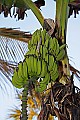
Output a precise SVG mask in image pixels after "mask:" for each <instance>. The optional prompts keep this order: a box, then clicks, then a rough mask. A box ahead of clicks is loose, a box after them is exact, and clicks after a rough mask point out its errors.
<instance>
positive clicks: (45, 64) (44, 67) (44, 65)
mask: <svg viewBox="0 0 80 120" xmlns="http://www.w3.org/2000/svg"><path fill="white" fill-rule="evenodd" d="M47 72H48V68H47V63H46V62H45V60H42V71H41V75H40V77H42V78H43V77H45V75H46V73H47Z"/></svg>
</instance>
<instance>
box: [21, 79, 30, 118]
mask: <svg viewBox="0 0 80 120" xmlns="http://www.w3.org/2000/svg"><path fill="white" fill-rule="evenodd" d="M28 86H29V82H28V81H27V83H26V84H25V85H24V90H23V93H22V114H21V120H27V119H28V117H27V116H28V115H27V94H28Z"/></svg>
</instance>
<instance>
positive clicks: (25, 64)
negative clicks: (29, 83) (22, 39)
mask: <svg viewBox="0 0 80 120" xmlns="http://www.w3.org/2000/svg"><path fill="white" fill-rule="evenodd" d="M23 76H24V78H25V80H28V66H27V63H26V61H25V60H24V61H23Z"/></svg>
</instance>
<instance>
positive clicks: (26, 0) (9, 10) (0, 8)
mask: <svg viewBox="0 0 80 120" xmlns="http://www.w3.org/2000/svg"><path fill="white" fill-rule="evenodd" d="M44 5H45V1H44V0H37V1H35V2H32V0H15V1H13V0H7V1H6V0H4V1H2V0H0V14H1V13H3V14H4V17H8V15H10V17H12V16H14V17H15V18H16V17H17V18H18V20H19V19H21V20H24V17H25V15H26V16H27V13H26V11H27V10H29V9H31V10H32V12H33V13H34V14H35V16H36V17H37V19H38V20H39V22H40V23H41V25H43V22H44V18H43V16H42V14H41V12H40V10H39V8H40V7H41V6H44Z"/></svg>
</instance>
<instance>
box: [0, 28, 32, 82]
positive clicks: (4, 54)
mask: <svg viewBox="0 0 80 120" xmlns="http://www.w3.org/2000/svg"><path fill="white" fill-rule="evenodd" d="M0 35H1V36H0V71H1V74H2V75H1V76H3V75H4V76H5V77H6V78H7V79H9V80H10V79H11V76H12V74H13V70H14V68H15V67H16V66H17V64H18V63H19V62H20V61H22V60H23V59H24V55H25V54H26V52H27V51H28V47H27V43H26V42H27V41H28V40H29V38H31V35H28V34H27V35H26V33H24V32H20V31H18V30H13V29H6V28H1V29H0ZM27 36H28V37H27ZM13 38H14V39H13ZM17 39H18V40H17ZM19 40H20V41H19ZM22 41H25V42H22Z"/></svg>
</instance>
